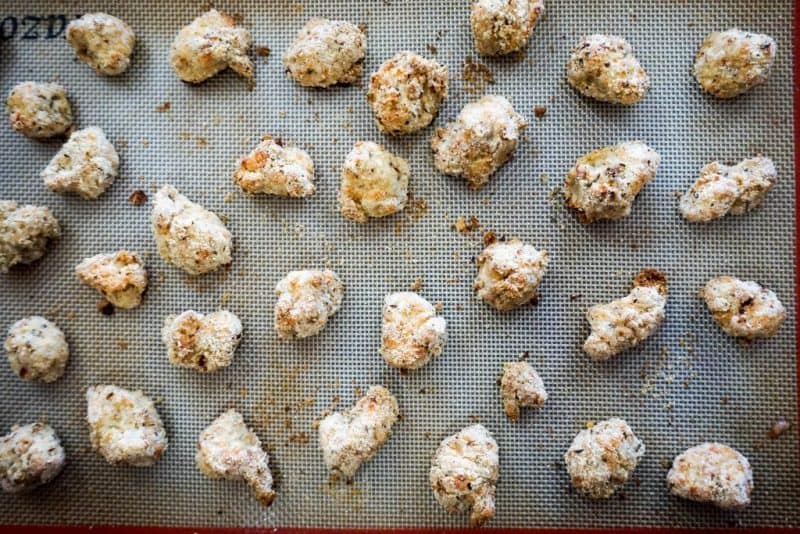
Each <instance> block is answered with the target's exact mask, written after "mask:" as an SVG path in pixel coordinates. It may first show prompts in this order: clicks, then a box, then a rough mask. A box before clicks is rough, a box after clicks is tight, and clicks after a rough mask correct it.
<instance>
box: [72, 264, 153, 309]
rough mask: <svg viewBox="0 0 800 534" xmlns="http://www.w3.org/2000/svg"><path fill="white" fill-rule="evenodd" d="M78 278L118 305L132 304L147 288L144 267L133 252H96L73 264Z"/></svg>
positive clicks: (128, 305)
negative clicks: (75, 264)
mask: <svg viewBox="0 0 800 534" xmlns="http://www.w3.org/2000/svg"><path fill="white" fill-rule="evenodd" d="M75 274H76V275H77V277H78V280H80V281H81V282H83V283H84V284H86V285H88V286H89V287H93V288H94V289H96V290H97V291H99V292H100V293H101V294H102V295H103V296H104V297H105V299H106V300H107V301H109V302H110V303H111V304H113V305H114V306H116V307H117V308H123V309H130V308H135V307H136V306H138V305H139V304H141V303H142V293H144V290H145V289H147V271H145V269H144V262H142V260H141V258H140V257H139V255H138V254H137V253H136V252H129V251H127V250H120V251H119V252H117V253H115V254H98V255H96V256H92V257H91V258H86V259H85V260H83V261H82V262H81V263H79V264H78V266H77V267H75Z"/></svg>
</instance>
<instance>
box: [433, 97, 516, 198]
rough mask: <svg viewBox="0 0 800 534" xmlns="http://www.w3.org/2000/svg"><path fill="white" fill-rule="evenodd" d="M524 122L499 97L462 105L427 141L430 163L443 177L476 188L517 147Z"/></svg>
mask: <svg viewBox="0 0 800 534" xmlns="http://www.w3.org/2000/svg"><path fill="white" fill-rule="evenodd" d="M526 126H527V123H526V122H525V119H524V118H523V117H522V115H520V114H519V113H517V112H516V111H514V108H513V106H512V105H511V103H510V102H509V101H508V100H506V99H505V98H503V97H502V96H495V95H487V96H484V97H483V98H481V99H480V100H478V101H477V102H473V103H471V104H467V105H466V106H464V109H462V110H461V113H459V114H458V117H457V118H456V121H455V122H451V123H449V124H447V125H446V126H445V127H444V128H437V129H436V132H435V133H434V135H433V137H432V138H431V148H432V149H433V155H434V164H435V165H436V168H437V169H439V171H441V172H442V173H444V174H448V175H451V176H463V177H464V178H465V179H466V180H467V182H468V183H469V185H470V186H471V187H472V188H473V189H478V188H480V187H481V186H483V185H484V184H486V182H487V181H488V180H489V177H490V176H491V175H492V174H494V173H495V172H496V171H497V170H498V169H499V168H500V167H502V166H503V165H504V164H505V163H506V162H507V161H508V160H509V159H511V156H512V155H513V154H514V151H515V150H516V148H517V141H518V140H519V137H520V131H521V130H523V129H524V128H525V127H526Z"/></svg>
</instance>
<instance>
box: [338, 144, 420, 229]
mask: <svg viewBox="0 0 800 534" xmlns="http://www.w3.org/2000/svg"><path fill="white" fill-rule="evenodd" d="M409 176H410V172H409V170H408V162H406V160H404V159H403V158H401V157H399V156H395V155H394V154H392V153H391V152H389V151H388V150H386V149H385V148H384V147H382V146H381V145H379V144H377V143H373V142H371V141H359V142H358V143H356V145H355V146H354V147H353V150H351V151H350V153H349V154H348V155H347V159H345V161H344V165H343V166H342V184H341V187H340V189H339V206H340V211H341V213H342V215H343V216H344V217H346V218H347V219H350V220H351V221H355V222H358V223H365V222H367V220H368V219H369V218H370V217H386V216H388V215H391V214H393V213H396V212H398V211H400V210H402V209H403V208H404V207H405V206H406V201H407V200H408V178H409Z"/></svg>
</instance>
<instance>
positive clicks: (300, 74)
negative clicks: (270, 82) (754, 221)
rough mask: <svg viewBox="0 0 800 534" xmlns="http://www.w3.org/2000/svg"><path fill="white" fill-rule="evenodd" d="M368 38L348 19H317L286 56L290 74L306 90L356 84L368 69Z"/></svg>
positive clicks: (312, 20)
mask: <svg viewBox="0 0 800 534" xmlns="http://www.w3.org/2000/svg"><path fill="white" fill-rule="evenodd" d="M366 52H367V36H366V35H365V34H364V32H362V31H361V30H360V29H359V28H358V26H356V25H355V24H352V23H350V22H347V21H344V20H328V19H324V18H319V17H314V18H312V19H311V20H309V21H308V22H307V23H306V25H305V26H303V28H302V29H301V30H300V31H299V32H298V33H297V37H296V38H295V40H294V42H293V43H292V44H291V45H290V46H289V49H288V50H287V51H286V55H285V56H284V57H283V64H284V66H285V67H286V71H287V72H288V73H289V75H290V76H291V77H292V78H294V79H295V80H297V81H298V82H300V85H304V86H306V87H329V86H331V85H335V84H337V83H341V84H349V83H355V82H357V81H358V80H359V78H361V73H362V71H363V70H364V65H363V63H364V55H365V54H366Z"/></svg>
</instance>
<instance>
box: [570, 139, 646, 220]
mask: <svg viewBox="0 0 800 534" xmlns="http://www.w3.org/2000/svg"><path fill="white" fill-rule="evenodd" d="M659 163H661V156H659V155H658V153H657V152H656V151H655V150H653V149H652V148H650V147H649V146H647V145H646V144H644V143H642V142H641V141H630V142H626V143H620V144H618V145H613V146H606V147H603V148H599V149H597V150H593V151H592V152H589V153H588V154H586V155H584V156H582V157H581V158H579V159H578V161H576V162H575V166H574V167H572V168H571V169H570V170H569V172H568V173H567V178H566V180H565V181H564V198H565V200H566V204H567V207H568V208H570V209H572V210H573V211H574V213H575V214H576V216H577V217H578V219H579V220H580V221H581V222H582V223H584V224H589V223H592V222H594V221H599V220H616V219H621V218H623V217H625V216H627V215H628V214H629V213H630V212H631V206H632V205H633V201H634V200H636V195H638V194H639V191H640V190H641V189H642V187H644V186H645V184H647V183H648V182H649V181H650V180H652V179H653V178H654V177H655V175H656V170H657V169H658V165H659Z"/></svg>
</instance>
